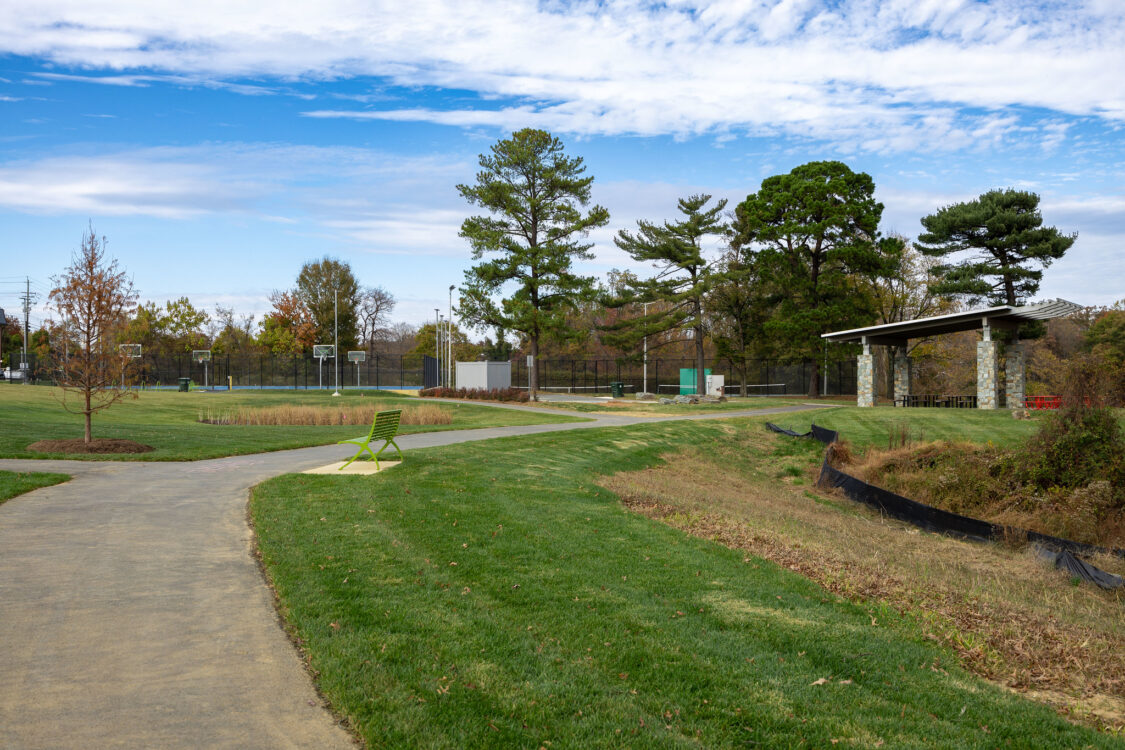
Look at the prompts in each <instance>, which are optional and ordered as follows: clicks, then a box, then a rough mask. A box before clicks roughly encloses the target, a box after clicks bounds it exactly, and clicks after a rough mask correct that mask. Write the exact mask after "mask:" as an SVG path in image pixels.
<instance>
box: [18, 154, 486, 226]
mask: <svg viewBox="0 0 1125 750" xmlns="http://www.w3.org/2000/svg"><path fill="white" fill-rule="evenodd" d="M471 170H472V168H471V165H469V164H468V163H466V162H464V161H461V160H458V159H456V158H454V159H449V158H446V157H442V156H433V157H413V158H404V157H397V156H395V157H392V156H389V155H387V154H383V153H380V152H376V151H371V150H367V149H362V148H348V147H315V146H292V145H287V144H268V143H267V144H242V143H227V144H221V145H220V144H208V145H203V146H194V147H153V148H142V149H134V150H127V151H117V152H111V153H103V154H74V155H63V156H48V157H44V158H41V159H36V160H19V161H10V162H2V163H0V207H4V208H9V209H13V210H16V211H21V212H25V213H34V214H45V215H57V214H80V215H87V216H99V215H101V216H147V217H157V218H164V219H187V218H192V217H198V216H201V215H205V214H247V215H254V216H255V217H256V218H260V219H265V220H268V221H279V222H283V223H284V222H292V221H293V219H292V217H290V216H286V215H283V214H282V213H281V212H282V211H297V212H301V213H302V214H312V215H313V216H319V217H345V218H351V217H352V216H353V213H354V212H355V211H356V210H366V209H365V207H366V206H367V205H368V201H371V200H378V199H379V198H380V197H385V196H387V195H394V194H396V193H399V192H404V191H405V192H408V193H411V192H415V191H416V192H417V193H418V194H419V197H420V199H422V196H424V195H426V193H427V192H428V193H429V194H430V195H431V196H432V191H433V190H434V184H435V183H437V184H444V185H445V186H446V189H447V191H448V192H450V193H451V194H452V188H450V187H449V185H452V184H453V183H455V182H456V181H457V180H458V179H463V178H466V177H468V176H470V175H471V174H472V171H471ZM298 185H299V186H300V188H299V190H298V189H296V186H298ZM356 195H365V196H368V197H366V198H363V199H361V200H358V201H357V199H356V198H355V197H354V196H356Z"/></svg>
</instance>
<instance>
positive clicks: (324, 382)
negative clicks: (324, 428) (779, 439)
mask: <svg viewBox="0 0 1125 750" xmlns="http://www.w3.org/2000/svg"><path fill="white" fill-rule="evenodd" d="M28 359H29V362H28V364H29V365H30V370H29V376H30V377H29V381H30V382H33V383H36V382H38V383H47V384H49V383H53V382H54V373H52V371H51V368H50V366H49V363H46V362H42V361H39V359H38V358H36V357H35V356H33V355H31V354H30V353H29V357H28ZM425 360H431V362H430V363H429V364H430V367H429V370H430V372H429V377H428V378H427V376H426V370H427V368H426V362H425ZM432 360H433V358H432V357H426V356H423V355H387V354H377V355H368V357H367V359H366V361H364V362H360V363H358V364H356V363H352V362H348V361H347V360H344V359H341V360H340V362H339V387H340V388H349V389H352V388H357V387H358V388H367V389H371V388H375V389H417V388H422V387H425V386H427V385H434V384H435V383H433V382H432V380H433V379H434V378H435V377H436V376H437V373H438V372H440V373H441V377H444V372H445V363H444V362H443V363H442V366H441V367H440V368H436V367H435V364H436V363H434V362H433V361H432ZM694 367H695V361H694V360H693V359H688V358H683V359H680V358H652V359H649V361H648V368H647V381H646V377H645V367H644V365H643V363H641V362H636V361H632V360H623V359H622V360H616V359H549V358H548V359H540V360H539V387H540V388H541V389H543V390H550V391H561V392H570V393H587V394H593V393H609V392H610V383H613V382H619V383H624V384H625V387H626V391H628V392H640V391H642V390H644V388H645V385H646V382H647V385H648V391H649V392H650V393H657V394H662V395H669V396H670V395H675V394H676V393H679V389H680V370H684V369H687V370H691V369H694ZM813 367H814V366H813V363H812V362H811V361H804V362H782V361H774V360H759V361H753V362H750V363H749V364H748V365H747V367H746V383H747V386H748V388H747V395H751V396H753V395H771V396H776V395H783V394H788V395H803V394H805V393H808V390H809V379H810V378H811V377H812V374H813ZM821 367H823V364H822V365H821ZM336 368H337V363H336V360H333V359H326V360H319V359H315V358H313V357H311V356H286V355H271V354H213V355H212V358H211V361H210V362H208V363H207V365H206V367H204V364H203V363H201V362H195V361H193V359H192V357H191V355H190V354H188V353H186V352H185V353H184V354H179V355H172V356H159V355H150V354H144V355H142V356H141V357H140V358H139V359H136V360H133V361H132V362H131V364H130V365H129V370H128V373H129V374H128V379H129V382H130V383H132V384H134V385H138V386H141V387H145V388H175V387H177V385H178V383H179V380H180V378H189V379H191V381H192V382H193V383H194V384H195V385H198V386H202V385H204V384H206V385H207V386H208V387H215V388H227V387H234V388H236V389H295V390H305V389H316V388H335V387H336V385H337V370H336ZM707 369H710V370H711V374H713V375H722V376H723V378H724V381H725V386H726V391H727V394H728V395H740V394H741V386H742V376H741V374H740V372H739V370H737V369H736V368H734V367H733V366H732V365H731V364H730V363H729V362H724V361H710V362H708V363H707ZM527 382H528V370H527V360H526V358H525V357H517V358H514V359H513V360H512V385H513V386H514V387H516V388H526V387H527ZM821 383H822V390H825V391H826V393H828V394H849V395H854V394H855V392H856V362H855V360H854V359H850V360H844V361H839V362H829V363H828V369H827V384H826V385H827V388H826V389H825V388H824V385H825V383H824V381H823V380H822V381H821ZM453 385H456V384H455V383H454V384H453Z"/></svg>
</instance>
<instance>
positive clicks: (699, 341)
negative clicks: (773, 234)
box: [605, 195, 727, 394]
mask: <svg viewBox="0 0 1125 750" xmlns="http://www.w3.org/2000/svg"><path fill="white" fill-rule="evenodd" d="M710 200H711V196H710V195H693V196H691V197H689V198H681V199H680V200H679V202H678V204H677V208H678V209H679V211H680V213H681V214H683V215H684V218H683V219H681V220H680V221H676V222H667V221H666V222H664V223H663V224H653V223H652V222H649V221H643V220H642V221H638V222H637V233H636V234H635V235H634V234H630V233H629V232H628V231H626V230H624V229H623V230H621V231H620V232H618V233H617V237H616V239H615V240H614V242H616V243H617V246H618V247H620V248H621V249H622V250H624V251H625V252H627V253H629V255H630V257H632V258H633V260H635V261H639V262H642V263H643V262H650V263H652V264H654V265H655V266H656V268H657V273H656V276H654V277H653V278H651V279H637V280H634V281H631V283H630V284H629V285H628V286H627V288H626V292H625V294H623V295H622V296H621V297H620V298H618V299H617V300H615V301H614V302H613V303H612V304H613V305H615V306H621V305H624V304H628V303H631V302H663V303H665V304H661V305H657V306H656V309H655V311H654V312H653V313H651V314H649V315H647V316H643V317H640V318H634V319H631V320H628V321H624V322H623V323H622V324H619V325H617V326H614V330H612V331H611V332H610V333H608V334H607V335H606V336H605V339H606V341H607V342H609V343H613V344H617V345H620V344H629V343H632V344H635V343H636V341H638V340H639V339H640V338H641V337H642V336H647V335H651V334H655V333H662V332H664V331H670V330H673V329H688V330H691V332H692V337H693V338H694V340H695V378H696V393H700V394H702V393H705V392H706V388H705V386H706V380H705V378H706V373H705V370H704V358H703V337H704V334H705V326H704V317H703V298H704V297H705V296H706V295H707V292H708V291H710V289H711V288H712V287H713V286H714V284H715V283H716V282H717V281H718V280H719V275H718V274H716V273H714V272H713V270H712V269H711V266H710V263H709V262H708V261H707V259H706V258H705V257H704V254H703V238H704V237H706V236H708V235H719V234H724V233H725V232H726V225H725V224H724V223H723V221H722V218H721V215H722V211H723V209H724V208H725V207H726V205H727V202H726V201H725V200H720V201H719V202H718V203H716V204H715V205H714V206H712V207H711V208H705V206H706V205H707V203H709V202H710Z"/></svg>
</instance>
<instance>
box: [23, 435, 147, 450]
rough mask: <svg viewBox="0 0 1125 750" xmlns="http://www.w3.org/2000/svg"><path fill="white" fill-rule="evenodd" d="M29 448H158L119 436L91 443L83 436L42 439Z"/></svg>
mask: <svg viewBox="0 0 1125 750" xmlns="http://www.w3.org/2000/svg"><path fill="white" fill-rule="evenodd" d="M27 449H28V450H29V451H35V452H36V453H148V452H149V451H152V450H156V449H155V448H153V447H152V446H151V445H144V444H143V443H137V442H134V441H132V440H120V439H118V438H94V439H93V440H92V441H90V442H89V443H87V442H85V441H83V440H82V438H74V439H72V440H40V441H39V442H36V443H32V444H31V445H29V446H27Z"/></svg>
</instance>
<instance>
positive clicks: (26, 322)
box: [20, 276, 34, 383]
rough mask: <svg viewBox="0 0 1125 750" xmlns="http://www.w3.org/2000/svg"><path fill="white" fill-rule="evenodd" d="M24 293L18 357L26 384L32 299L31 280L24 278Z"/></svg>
mask: <svg viewBox="0 0 1125 750" xmlns="http://www.w3.org/2000/svg"><path fill="white" fill-rule="evenodd" d="M24 283H25V285H26V286H25V291H24V293H23V296H22V297H20V299H21V300H23V354H22V355H21V357H20V371H21V372H23V377H24V381H23V382H25V383H26V382H27V375H28V370H29V369H30V368H29V367H28V363H27V342H28V340H29V339H30V338H31V303H32V302H33V301H34V298H33V297H32V295H31V278H30V277H28V276H24Z"/></svg>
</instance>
